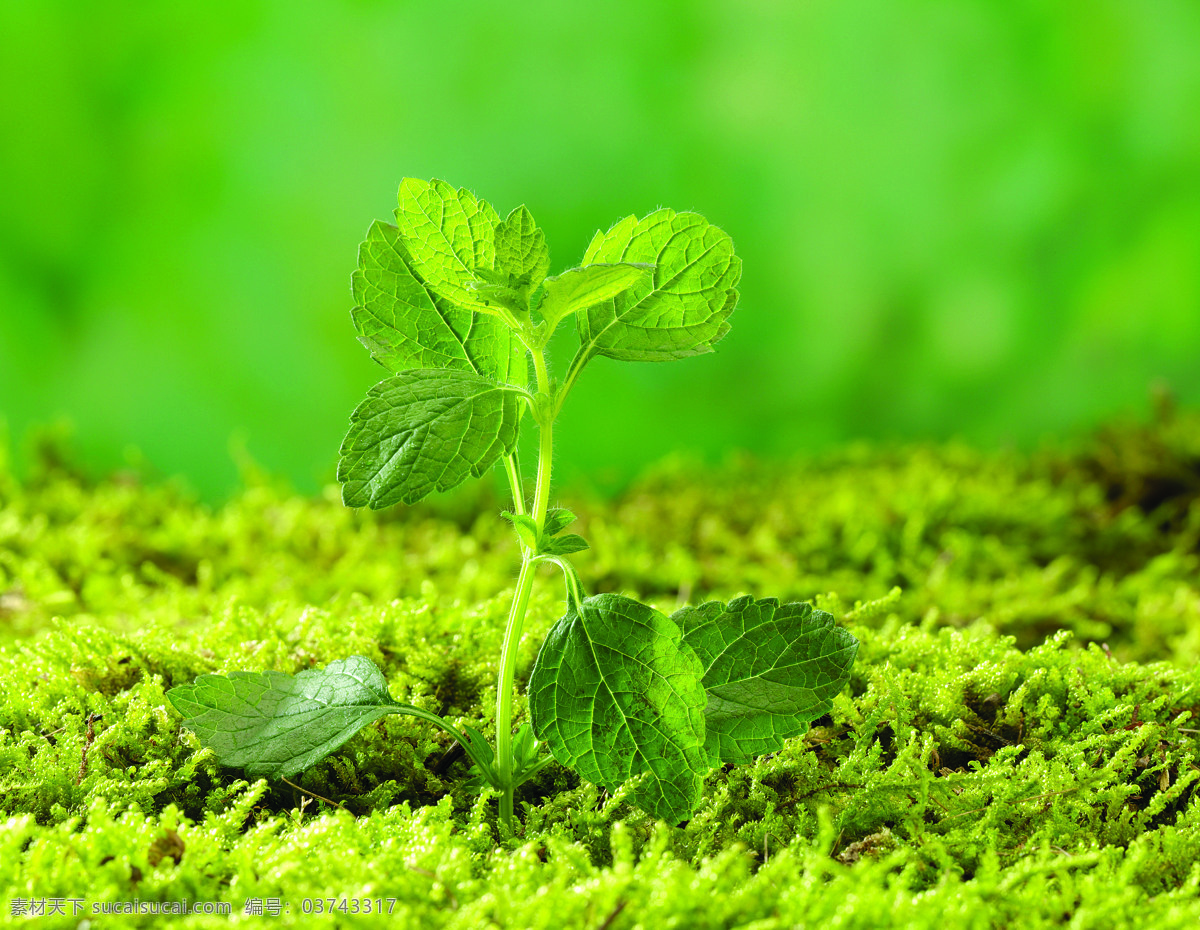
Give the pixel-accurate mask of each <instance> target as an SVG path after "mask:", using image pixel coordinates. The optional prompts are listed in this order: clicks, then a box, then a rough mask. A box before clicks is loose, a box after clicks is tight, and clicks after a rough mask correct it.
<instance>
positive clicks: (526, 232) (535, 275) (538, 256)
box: [492, 205, 550, 300]
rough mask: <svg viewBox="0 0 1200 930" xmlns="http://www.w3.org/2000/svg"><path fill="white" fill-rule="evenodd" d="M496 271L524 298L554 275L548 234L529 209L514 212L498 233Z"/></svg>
mask: <svg viewBox="0 0 1200 930" xmlns="http://www.w3.org/2000/svg"><path fill="white" fill-rule="evenodd" d="M495 242H496V246H495V251H496V271H497V273H499V274H501V275H504V276H505V280H503V281H495V282H492V283H495V284H507V285H508V286H509V287H511V288H513V290H515V291H516V292H517V293H518V294H520V295H522V296H523V297H524V299H526V300H528V299H529V293H530V291H532V290H533V288H535V287H537V285H538V283H539V282H540V281H541V280H542V279H543V278H545V277H546V275H547V274H549V273H550V250H549V249H548V248H547V247H546V234H545V233H544V232H542V231H541V230H540V229H538V228H537V224H536V223H535V222H534V221H533V214H531V213H530V212H529V209H528V208H527V207H525V206H523V205H522V206H520V207H517V208H516V209H515V210H513V211H512V212H511V213H510V214H508V217H507V218H506V219H505V220H504V222H503V223H500V224H499V225H498V226H497V227H496V231H495Z"/></svg>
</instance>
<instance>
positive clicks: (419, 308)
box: [351, 222, 524, 381]
mask: <svg viewBox="0 0 1200 930" xmlns="http://www.w3.org/2000/svg"><path fill="white" fill-rule="evenodd" d="M351 286H352V289H353V292H354V300H355V303H356V306H355V308H354V310H353V313H352V316H353V319H354V325H355V327H356V328H357V329H358V332H359V334H360V335H359V341H361V342H362V344H363V345H364V346H366V347H367V349H368V350H369V351H370V353H371V357H372V358H374V359H375V361H377V362H379V364H381V365H383V366H384V367H385V368H390V369H391V370H392V371H397V372H398V371H404V370H405V369H407V368H453V369H456V370H459V371H472V372H474V373H475V374H477V375H479V376H480V377H483V378H492V379H494V380H497V381H507V380H508V379H509V377H510V375H512V376H514V377H515V376H518V375H520V374H522V373H523V372H522V370H521V368H523V365H524V353H523V352H522V351H521V349H520V342H519V340H518V339H517V338H516V336H515V335H513V333H512V331H511V330H510V329H509V328H508V327H507V326H505V325H504V323H503V322H502V321H501V320H498V319H496V318H495V317H491V316H482V317H476V316H475V314H473V313H472V312H471V311H470V310H468V309H465V308H463V307H460V306H458V305H456V304H455V303H453V302H452V301H450V300H447V299H446V298H445V297H441V296H440V295H438V293H437V292H435V291H434V290H433V289H432V288H430V287H429V285H428V284H426V283H425V282H424V281H422V280H421V279H420V278H419V277H418V276H417V275H416V274H415V273H414V272H413V270H412V260H411V259H410V258H408V256H407V253H406V251H405V246H404V242H403V240H401V238H400V231H399V230H398V229H397V228H396V227H395V226H390V225H388V224H387V223H380V222H375V223H372V224H371V228H370V229H369V230H368V231H367V238H366V241H365V242H363V244H362V245H361V246H359V249H358V270H357V271H355V272H354V276H353V278H352V281H351ZM518 366H521V367H518Z"/></svg>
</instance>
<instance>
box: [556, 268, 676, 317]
mask: <svg viewBox="0 0 1200 930" xmlns="http://www.w3.org/2000/svg"><path fill="white" fill-rule="evenodd" d="M653 270H654V266H653V265H647V264H633V263H630V262H617V263H615V264H603V263H601V264H593V265H586V266H584V267H582V268H571V269H570V270H569V271H564V272H563V273H562V274H559V275H554V276H553V277H551V278H547V279H546V281H545V293H544V295H543V296H542V302H541V303H540V304H539V305H538V312H539V313H541V315H542V318H543V319H544V320H545V321H546V323H547V325H549V326H550V327H551V328H552V329H553V328H554V326H555V325H556V324H557V323H558V321H559V320H561V319H562V318H563V317H565V316H568V315H570V314H572V313H578V312H579V311H580V310H586V309H587V308H588V307H591V306H594V305H595V304H598V303H600V302H601V301H603V300H611V299H612V298H614V297H616V296H617V295H618V294H620V293H621V292H622V291H625V290H628V289H629V288H630V287H631V286H632V285H633V284H634V283H636V282H637V281H640V280H642V279H643V278H646V279H649V277H650V273H651V272H652V271H653Z"/></svg>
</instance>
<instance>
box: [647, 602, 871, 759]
mask: <svg viewBox="0 0 1200 930" xmlns="http://www.w3.org/2000/svg"><path fill="white" fill-rule="evenodd" d="M671 619H672V620H674V621H675V622H676V623H677V624H679V626H680V627H681V628H682V630H683V641H684V642H685V643H687V644H688V645H689V646H691V647H692V649H693V650H695V653H696V656H697V657H698V658H699V659H700V663H701V665H702V666H703V667H704V678H703V682H704V689H705V691H706V692H707V694H708V703H707V705H706V706H705V708H704V720H705V733H706V738H705V748H706V749H707V751H708V756H709V761H710V762H712V763H713V764H714V765H716V764H718V763H720V762H739V763H741V762H749V761H750V760H751V759H752V758H754V757H755V756H758V755H762V754H763V753H767V752H775V751H776V750H779V749H781V748H782V747H783V740H785V739H788V738H790V737H793V736H799V735H800V734H802V733H804V732H805V731H806V730H807V729H808V727H809V724H810V723H812V721H814V720H816V719H817V718H818V717H820V716H821V715H822V714H825V713H826V712H828V710H829V707H830V704H831V703H832V701H833V698H834V697H835V696H836V695H837V693H838V692H839V691H841V690H842V688H844V687H845V686H846V682H847V681H849V679H850V667H851V666H852V665H853V664H854V657H855V655H856V653H857V652H858V642H857V641H856V640H855V639H854V637H853V636H851V635H850V634H849V633H848V632H847V631H846V630H844V629H841V628H840V627H835V626H834V625H833V617H832V616H831V615H830V614H828V613H826V612H825V611H823V610H814V609H813V608H812V606H811V605H809V604H783V605H780V603H779V601H777V600H776V599H775V598H765V599H763V600H759V601H756V600H754V599H753V598H750V597H739V598H736V599H735V600H732V601H730V602H729V603H728V604H723V603H721V602H720V601H709V602H708V603H706V604H701V605H700V606H699V607H684V608H682V609H681V610H678V611H676V612H675V613H674V614H672V615H671Z"/></svg>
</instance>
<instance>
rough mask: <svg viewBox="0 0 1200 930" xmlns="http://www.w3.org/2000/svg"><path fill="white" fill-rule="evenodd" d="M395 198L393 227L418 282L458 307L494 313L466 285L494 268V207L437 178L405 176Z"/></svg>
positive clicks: (495, 222) (496, 217) (482, 277)
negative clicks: (397, 230) (427, 178)
mask: <svg viewBox="0 0 1200 930" xmlns="http://www.w3.org/2000/svg"><path fill="white" fill-rule="evenodd" d="M397 201H398V206H397V208H396V225H397V226H398V227H399V229H400V235H401V236H402V237H403V238H404V245H405V248H406V249H407V251H408V254H409V256H410V257H411V258H412V266H413V269H414V270H415V271H416V272H417V274H418V275H420V277H421V280H423V281H425V282H426V284H428V285H429V287H430V289H432V290H433V291H434V292H435V293H437V294H439V295H440V296H442V297H444V298H446V299H447V300H449V301H450V302H452V303H454V304H457V305H458V306H460V307H468V308H474V309H477V310H480V311H482V312H485V313H492V312H495V311H494V310H493V309H491V308H489V307H487V306H486V305H484V304H483V303H482V302H481V301H480V299H479V297H478V295H476V294H474V293H473V292H472V291H471V290H470V289H469V288H468V284H469V283H470V282H471V281H474V280H481V279H484V275H483V274H480V273H478V270H479V269H483V270H485V271H488V270H491V269H492V268H493V267H494V263H495V255H496V251H495V230H496V226H497V225H498V224H499V222H500V217H499V215H498V214H497V213H496V211H495V210H494V209H492V206H491V205H490V204H489V203H488V202H487V201H486V200H480V199H478V198H477V197H476V196H475V195H474V194H472V193H471V192H470V191H469V190H467V189H466V188H465V187H462V188H459V189H458V190H455V189H454V187H453V186H452V185H450V184H447V183H446V182H445V181H439V180H438V179H436V178H435V179H434V180H432V181H422V180H419V179H417V178H405V179H404V180H403V181H401V182H400V192H399V195H398V197H397Z"/></svg>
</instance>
